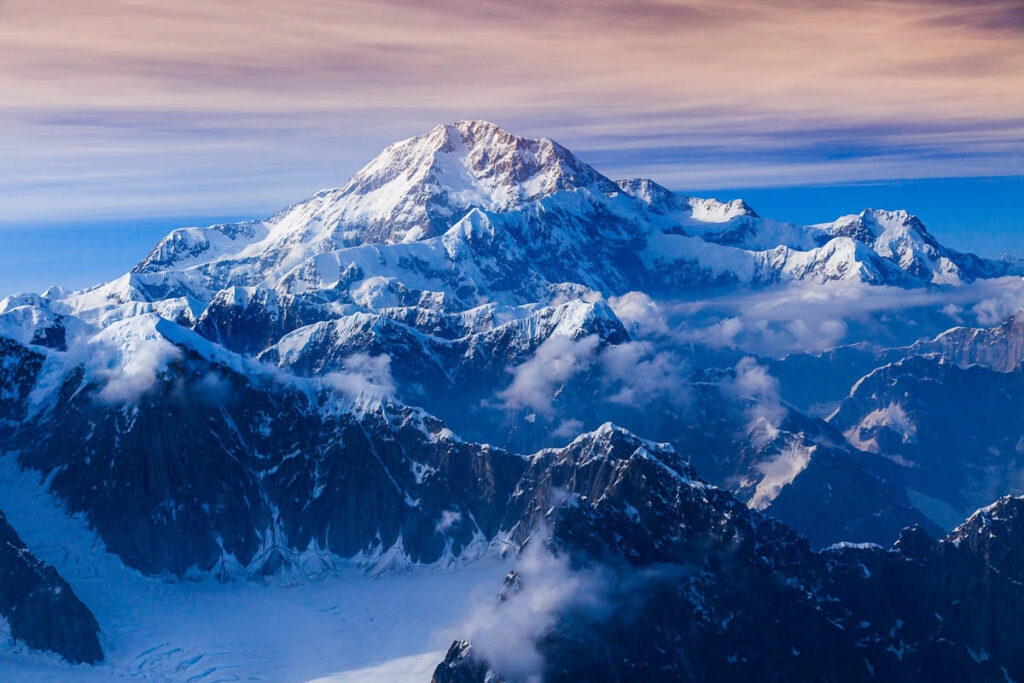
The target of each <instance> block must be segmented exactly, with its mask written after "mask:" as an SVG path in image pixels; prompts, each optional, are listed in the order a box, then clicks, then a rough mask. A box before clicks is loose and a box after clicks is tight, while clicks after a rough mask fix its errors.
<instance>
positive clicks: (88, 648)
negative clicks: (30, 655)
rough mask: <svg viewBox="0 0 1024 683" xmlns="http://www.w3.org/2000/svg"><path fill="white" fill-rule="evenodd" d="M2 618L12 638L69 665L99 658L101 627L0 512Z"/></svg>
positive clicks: (100, 652) (0, 596)
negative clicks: (61, 659)
mask: <svg viewBox="0 0 1024 683" xmlns="http://www.w3.org/2000/svg"><path fill="white" fill-rule="evenodd" d="M0 617H3V618H4V619H6V621H7V625H8V626H9V628H10V631H11V637H13V638H14V639H16V640H19V641H22V642H24V643H25V644H26V645H27V646H28V647H30V648H32V649H34V650H42V651H45V652H55V653H57V654H59V655H60V656H61V657H63V658H64V659H66V660H67V661H69V662H72V663H76V664H77V663H79V662H85V663H89V664H95V663H96V662H99V661H100V660H102V659H103V649H102V648H101V647H100V641H99V630H100V629H99V625H98V624H97V623H96V619H95V617H93V615H92V612H90V611H89V608H88V607H86V606H85V605H83V604H82V602H81V601H80V600H79V599H78V597H77V596H76V595H75V593H74V591H73V590H71V586H69V585H68V584H67V582H65V581H64V579H62V578H61V577H60V575H59V574H57V571H56V570H55V569H54V568H53V567H51V566H50V565H48V564H46V563H45V562H43V561H42V560H40V559H38V558H37V557H36V556H35V555H33V554H32V553H31V552H30V551H29V549H28V548H26V547H25V544H24V543H22V541H21V539H20V538H19V537H18V534H17V532H15V531H14V529H13V528H12V527H11V525H10V524H9V523H8V522H7V517H5V516H4V514H3V512H0Z"/></svg>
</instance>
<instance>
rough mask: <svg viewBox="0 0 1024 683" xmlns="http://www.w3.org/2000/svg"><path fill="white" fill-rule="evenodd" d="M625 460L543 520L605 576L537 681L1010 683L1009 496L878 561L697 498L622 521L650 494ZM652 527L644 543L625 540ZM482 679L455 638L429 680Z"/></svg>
mask: <svg viewBox="0 0 1024 683" xmlns="http://www.w3.org/2000/svg"><path fill="white" fill-rule="evenodd" d="M636 462H638V461H636V460H635V459H631V460H630V461H629V462H628V463H622V462H620V463H619V467H617V468H615V469H617V470H618V471H617V473H616V476H614V477H613V478H612V479H610V480H609V482H610V483H611V486H610V487H609V488H608V489H607V490H605V491H604V492H603V493H602V495H601V497H600V498H597V499H594V498H590V497H584V496H582V495H581V496H578V497H574V498H572V499H571V500H572V501H573V503H572V504H565V505H563V506H562V507H561V508H559V509H558V510H557V511H555V510H552V511H551V512H549V513H548V515H547V516H548V520H549V521H550V522H551V523H552V525H553V527H552V528H553V536H552V538H553V541H552V542H553V545H554V547H555V548H556V549H557V550H558V551H559V552H563V553H568V554H569V555H571V556H572V557H573V558H574V559H575V562H576V566H577V567H578V568H579V571H581V572H586V571H590V569H588V568H590V567H593V566H594V560H595V558H600V562H599V565H600V566H602V567H603V568H604V571H605V572H609V571H610V570H609V569H608V568H609V567H617V569H615V570H613V571H611V573H606V574H605V576H606V581H605V583H604V584H603V585H602V588H601V589H600V590H601V591H602V593H601V596H600V600H599V604H600V606H599V607H598V608H596V609H587V608H586V607H580V606H579V605H570V606H568V607H563V608H560V610H559V611H558V613H557V615H556V618H555V619H553V624H554V625H553V626H552V628H551V629H550V630H549V631H548V632H546V633H545V634H543V635H542V636H541V637H540V638H539V639H538V640H537V642H536V646H537V648H538V650H539V652H540V653H541V655H542V657H543V664H542V667H541V669H540V670H539V671H537V672H536V674H537V675H538V676H539V677H540V678H541V679H542V680H545V681H573V680H589V681H615V680H665V681H669V680H672V681H680V680H681V681H704V680H727V681H742V680H751V679H753V680H765V681H786V680H832V681H869V680H887V681H926V680H940V679H941V680H957V681H1000V680H1006V679H1007V678H1008V679H1010V680H1014V679H1016V678H1018V677H1019V676H1020V675H1021V674H1022V673H1024V657H1022V655H1021V654H1020V652H1019V648H1018V647H1016V646H1015V643H1017V642H1019V639H1020V638H1021V637H1022V635H1024V617H1022V616H1021V609H1020V606H1021V604H1022V601H1024V588H1022V586H1024V582H1022V581H1021V579H1022V578H1024V574H1022V573H1021V564H1020V559H1021V553H1022V549H1024V529H1022V528H1021V519H1022V518H1024V500H1022V499H1015V498H1005V499H1002V500H1000V501H999V502H998V503H996V504H995V505H992V506H990V507H989V508H986V509H984V510H981V511H979V512H978V513H976V514H975V515H974V516H972V517H971V519H969V520H968V521H967V522H965V523H964V524H963V525H961V526H960V527H959V528H958V529H957V530H956V531H954V532H953V533H952V534H950V536H949V537H947V538H946V539H944V540H942V541H935V540H934V539H932V538H931V537H929V536H928V535H927V534H926V533H925V532H924V531H923V530H922V529H921V528H920V527H912V528H908V529H907V530H905V531H904V532H903V534H901V536H900V538H899V540H898V541H897V543H896V544H894V546H893V547H892V548H891V549H890V550H885V549H883V548H882V547H880V546H873V545H850V544H845V545H838V546H835V547H832V548H828V549H826V550H824V551H821V552H820V553H812V552H810V551H808V550H807V547H806V544H804V543H803V542H802V541H800V540H799V539H798V538H795V537H791V536H787V532H786V530H785V529H784V528H780V527H779V526H777V525H772V524H770V523H767V522H759V521H758V514H757V513H754V512H750V511H743V512H740V511H739V510H735V509H732V508H730V505H729V503H728V501H725V500H722V499H720V498H718V497H716V496H715V495H714V493H713V492H711V491H709V493H710V495H708V496H707V497H705V498H700V497H698V496H685V494H683V496H680V495H679V493H680V491H679V490H678V489H676V495H675V496H673V495H672V493H671V492H670V491H666V490H664V488H662V487H660V486H657V485H655V488H654V490H652V491H650V494H651V495H650V496H649V497H648V499H647V500H648V506H647V508H646V509H644V510H633V508H632V505H631V503H630V502H629V501H630V500H631V499H633V497H634V496H638V495H641V493H640V489H641V487H647V486H649V485H650V483H651V481H650V479H647V478H645V477H643V475H642V474H641V475H640V478H639V479H638V480H634V478H633V476H631V475H630V474H627V473H628V472H629V471H630V470H631V469H633V466H634V463H636ZM638 474H639V473H638ZM662 481H664V479H662ZM687 498H688V499H689V500H688V501H687V500H686V499H687ZM673 501H674V502H673ZM684 501H685V502H684ZM651 503H653V506H652V505H651ZM652 507H653V509H652ZM656 515H664V516H665V519H664V520H659V519H658V517H657V516H656ZM633 520H635V521H633ZM652 523H653V524H655V525H656V527H655V528H657V529H658V532H656V533H658V535H659V538H660V543H659V544H658V545H657V546H650V545H648V537H647V536H646V534H644V533H642V532H641V533H637V526H643V527H648V526H650V525H652ZM662 524H663V525H664V526H661V525H662ZM667 529H673V530H674V534H666V533H663V532H664V531H666V530H667ZM605 530H607V531H605ZM616 559H617V560H618V561H619V564H617V565H616V564H615V560H616ZM529 591H530V585H529V582H527V581H526V580H525V579H524V580H523V582H522V584H521V585H520V586H519V587H518V590H517V591H516V592H514V593H513V594H511V595H510V594H509V593H508V591H505V592H503V593H502V596H503V597H502V600H504V601H515V600H519V599H525V600H529V599H530V595H529ZM521 595H525V596H526V597H525V598H521V597H520V596H521ZM981 596H984V597H981ZM588 597H590V598H591V601H590V603H589V604H593V595H588ZM979 600H980V601H979ZM581 604H585V603H581ZM503 608H504V607H503V606H502V607H499V608H498V609H497V610H496V611H495V614H496V617H495V618H499V619H500V618H501V615H502V611H501V610H502V609H503ZM493 669H494V667H493V666H492V665H491V664H490V663H489V662H488V660H487V654H486V652H478V651H475V649H474V648H473V647H472V646H471V645H470V644H469V643H468V642H465V641H460V642H458V643H456V645H455V646H453V648H452V650H450V651H449V653H448V657H447V658H446V659H445V661H444V662H443V663H442V664H441V665H439V666H438V669H437V672H436V673H435V676H436V677H437V678H436V679H435V680H468V681H485V680H490V679H489V678H488V676H494V675H496V674H501V673H502V672H501V671H494V670H493ZM509 680H519V679H517V678H515V677H511V678H509Z"/></svg>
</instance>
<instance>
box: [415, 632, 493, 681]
mask: <svg viewBox="0 0 1024 683" xmlns="http://www.w3.org/2000/svg"><path fill="white" fill-rule="evenodd" d="M430 681H431V683H477V681H487V683H505V679H504V678H503V677H502V676H501V675H500V674H495V673H494V672H493V671H491V670H490V669H489V668H488V666H487V664H486V663H484V662H481V661H479V660H478V659H477V658H476V656H475V654H474V652H473V646H472V645H471V644H470V643H469V642H467V641H465V640H456V641H455V642H454V643H452V646H451V647H450V648H448V653H447V654H446V655H445V657H444V661H443V662H441V663H440V664H438V665H437V668H436V669H435V670H434V675H433V677H432V678H431V679H430Z"/></svg>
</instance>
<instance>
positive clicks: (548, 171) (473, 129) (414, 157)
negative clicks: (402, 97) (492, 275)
mask: <svg viewBox="0 0 1024 683" xmlns="http://www.w3.org/2000/svg"><path fill="white" fill-rule="evenodd" d="M583 188H588V189H592V190H595V191H598V192H613V191H615V190H616V189H618V188H617V187H616V185H615V184H614V183H613V182H612V181H610V180H609V179H608V178H606V177H604V176H603V175H601V174H600V173H598V172H597V171H596V170H594V169H593V168H591V167H590V166H588V165H587V164H585V163H583V162H581V161H579V160H578V159H577V158H576V157H575V156H574V155H573V154H572V152H570V151H569V150H568V149H566V148H565V147H563V146H561V145H559V144H558V143H557V142H555V141H553V140H551V139H549V138H528V137H520V136H517V135H513V134H512V133H509V132H508V131H506V130H505V129H503V128H501V127H499V126H498V125H496V124H494V123H491V122H489V121H456V122H454V123H448V124H444V125H440V126H435V127H434V128H432V129H430V130H429V131H427V132H426V133H424V134H422V135H418V136H415V137H412V138H408V139H406V140H401V141H399V142H396V143H394V144H391V145H388V146H387V147H386V148H384V150H383V151H382V152H381V153H380V154H378V155H377V156H376V157H375V158H374V159H373V160H372V161H370V163H368V164H367V165H366V166H364V167H363V168H362V169H360V170H359V171H358V172H357V173H356V174H355V175H354V176H353V177H352V179H351V180H350V181H349V182H348V183H347V184H346V185H345V186H344V187H342V188H339V189H335V190H325V191H323V192H321V193H319V194H317V195H316V196H315V197H313V198H311V199H310V200H308V201H306V202H303V203H301V204H298V205H296V206H294V207H292V208H291V209H289V210H287V211H286V212H285V213H284V214H281V215H279V216H278V217H276V218H277V219H278V222H279V223H282V224H283V223H285V222H288V219H289V217H290V216H292V217H294V218H295V219H298V220H301V222H302V224H304V225H306V224H309V223H310V222H313V223H316V224H318V225H321V226H323V234H324V236H325V237H327V238H329V240H330V241H331V242H332V243H334V246H335V247H338V246H348V245H352V244H357V243H380V242H385V243H396V242H413V241H416V240H420V239H425V238H428V237H434V236H437V235H441V234H443V233H444V232H445V231H446V230H448V228H450V227H451V226H452V225H454V224H455V223H456V222H457V221H458V220H459V219H460V218H461V217H462V216H464V215H465V214H466V213H467V212H468V211H470V210H472V209H474V208H475V209H481V210H483V211H492V212H503V211H509V210H513V209H516V208H518V207H520V206H522V205H524V204H526V203H529V202H532V201H535V200H537V199H540V198H541V197H544V196H546V195H549V194H552V193H554V192H558V191H562V190H579V189H583ZM307 238H308V235H307V236H304V237H303V238H302V239H307Z"/></svg>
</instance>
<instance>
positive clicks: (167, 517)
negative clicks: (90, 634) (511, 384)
mask: <svg viewBox="0 0 1024 683" xmlns="http://www.w3.org/2000/svg"><path fill="white" fill-rule="evenodd" d="M99 391H100V386H98V385H96V384H95V383H92V382H90V380H89V379H87V378H86V377H85V376H84V375H83V374H82V372H81V371H79V372H75V373H72V374H71V375H69V376H68V377H67V378H66V379H65V381H64V382H63V383H62V384H61V386H60V388H59V389H58V390H57V393H56V395H55V397H54V400H53V402H52V404H51V405H50V406H49V408H48V409H47V410H45V411H43V412H41V413H39V414H37V415H35V416H33V417H32V418H30V419H28V420H26V421H24V422H23V423H22V424H20V425H18V427H17V428H16V429H14V430H11V431H9V432H8V434H7V443H9V444H10V445H11V446H12V447H13V448H14V449H15V450H16V451H17V453H18V458H19V461H20V463H21V464H22V465H23V466H25V467H30V468H33V469H36V470H38V471H40V472H42V473H44V474H46V475H50V476H49V481H50V487H51V489H52V490H53V491H54V492H56V493H58V494H59V495H60V496H61V498H63V499H64V500H66V501H67V503H68V505H69V507H70V508H71V510H72V511H76V512H77V511H81V512H84V513H86V515H87V516H88V517H89V519H90V522H91V523H92V525H93V526H94V527H95V528H96V530H97V532H98V533H99V534H100V536H101V537H102V538H103V540H104V541H105V543H106V544H107V547H108V548H109V549H110V550H112V551H113V552H115V553H117V554H118V555H120V556H121V558H122V559H123V560H124V561H125V562H126V564H128V565H129V566H132V567H136V568H138V569H141V570H142V571H144V572H146V573H149V574H160V573H162V572H171V573H173V574H178V575H184V574H186V573H187V572H190V571H199V572H206V571H214V572H218V573H221V574H223V575H225V576H226V575H227V574H229V573H231V572H232V571H233V570H237V568H238V567H239V566H242V567H247V568H249V570H251V571H256V572H259V571H263V570H264V567H266V571H272V570H273V569H274V568H276V566H277V565H278V564H279V563H281V562H282V558H283V559H284V560H285V561H286V563H287V562H289V561H291V559H294V556H296V555H299V554H301V553H303V552H305V551H309V552H310V553H312V554H314V555H316V554H323V555H325V556H326V555H331V554H333V555H337V556H340V557H343V558H353V557H355V556H358V555H362V556H363V557H365V558H366V561H367V563H368V564H372V563H373V561H374V558H377V559H380V557H378V556H377V555H375V553H377V554H380V555H383V554H384V553H385V552H386V551H388V550H389V549H393V550H395V551H396V558H398V559H401V560H403V561H405V560H407V561H411V562H417V563H418V562H435V561H438V560H439V559H441V558H442V557H443V556H445V555H446V554H448V555H452V556H458V555H461V554H462V553H463V552H464V551H465V550H466V549H467V547H468V546H469V545H471V544H472V543H474V542H479V541H480V540H481V539H482V540H485V541H488V540H490V539H492V538H494V536H495V534H496V533H497V531H498V529H499V523H500V522H501V520H502V511H503V505H504V503H505V501H507V499H508V497H509V495H510V494H511V491H512V488H513V487H514V485H515V483H516V481H517V480H518V476H519V473H520V472H521V471H522V470H523V469H524V467H525V462H524V461H523V459H522V458H520V457H519V456H514V455H510V454H507V453H506V452H504V451H501V450H498V449H489V448H486V447H480V446H475V445H471V444H465V443H462V442H460V441H458V440H457V439H455V438H454V437H452V435H451V432H449V431H447V430H446V429H444V428H443V426H442V425H441V424H440V423H439V422H438V421H436V420H434V419H432V418H430V417H427V416H425V415H423V414H421V413H418V412H416V411H413V410H410V409H408V408H403V407H397V406H391V405H388V404H380V403H378V404H375V405H367V406H364V407H362V408H360V409H357V410H356V411H354V412H353V411H350V410H349V409H347V408H346V407H340V408H337V409H334V410H332V409H331V408H329V407H328V408H325V405H326V406H330V404H331V403H332V401H334V402H336V401H337V398H333V399H332V398H331V396H330V395H329V394H328V393H327V392H326V391H323V390H321V393H318V392H317V391H316V390H315V389H312V390H311V389H309V388H308V387H307V388H303V387H292V386H289V385H288V384H287V383H281V382H277V381H275V380H273V379H270V378H267V377H258V376H257V377H251V376H244V375H241V374H238V373H237V372H234V371H232V370H231V369H229V368H226V367H224V366H218V365H215V364H210V363H209V362H206V361H205V360H204V359H201V358H200V357H198V356H196V355H195V354H194V353H193V355H192V356H190V357H186V358H184V359H183V360H181V361H180V362H178V363H175V364H173V365H171V366H170V367H168V369H167V371H166V372H165V373H164V374H163V375H162V376H161V377H160V378H159V379H158V380H157V382H156V384H155V385H154V387H153V388H152V389H151V390H150V391H148V392H147V393H146V394H145V395H143V396H142V397H141V398H140V399H139V400H138V401H137V402H136V403H135V404H133V405H131V406H130V407H127V408H126V407H124V406H122V405H113V404H110V403H106V402H104V401H103V400H101V399H99V398H98V397H97V394H98V393H99ZM446 515H447V517H446ZM449 518H450V519H453V520H454V521H452V522H450V523H448V524H446V525H442V521H443V520H445V519H449ZM289 558H291V559H289ZM268 563H269V564H268Z"/></svg>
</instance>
